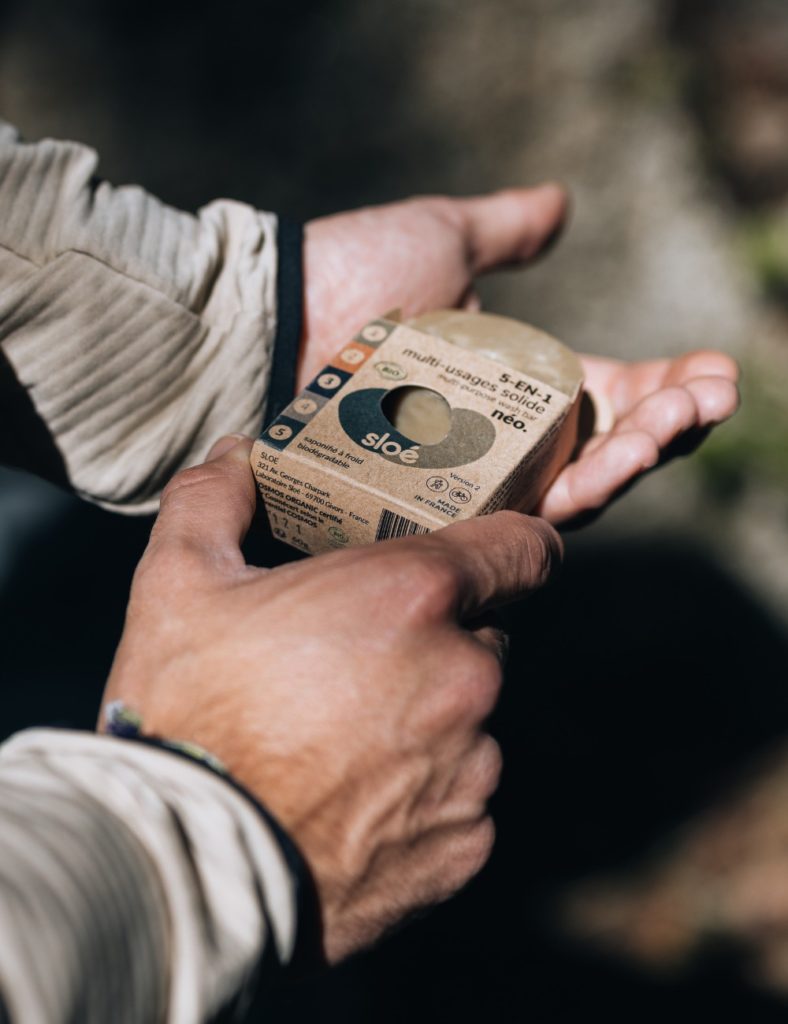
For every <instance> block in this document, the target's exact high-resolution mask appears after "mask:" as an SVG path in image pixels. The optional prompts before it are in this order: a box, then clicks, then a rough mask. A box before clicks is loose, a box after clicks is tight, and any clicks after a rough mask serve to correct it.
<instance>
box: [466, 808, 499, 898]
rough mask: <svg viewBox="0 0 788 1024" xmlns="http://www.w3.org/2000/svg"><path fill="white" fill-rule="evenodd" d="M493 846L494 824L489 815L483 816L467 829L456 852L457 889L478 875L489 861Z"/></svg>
mask: <svg viewBox="0 0 788 1024" xmlns="http://www.w3.org/2000/svg"><path fill="white" fill-rule="evenodd" d="M494 845H495V823H494V822H493V820H492V818H491V817H490V816H489V815H485V816H484V817H483V818H481V819H480V820H479V821H478V822H476V823H475V824H474V825H473V826H472V827H471V828H470V829H469V831H468V832H467V834H466V836H465V840H464V842H463V843H462V845H461V848H460V850H459V851H458V858H457V882H458V887H459V886H462V885H465V884H466V883H467V882H470V880H471V879H472V878H473V877H475V876H476V875H478V874H479V872H480V871H481V869H482V868H483V867H484V865H485V864H486V863H487V861H488V860H489V859H490V854H491V853H492V851H493V846H494Z"/></svg>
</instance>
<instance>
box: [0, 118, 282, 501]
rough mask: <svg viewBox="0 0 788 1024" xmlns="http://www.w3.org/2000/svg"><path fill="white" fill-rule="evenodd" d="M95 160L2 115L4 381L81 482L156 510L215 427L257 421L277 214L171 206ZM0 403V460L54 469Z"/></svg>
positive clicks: (0, 345) (274, 323)
mask: <svg viewBox="0 0 788 1024" xmlns="http://www.w3.org/2000/svg"><path fill="white" fill-rule="evenodd" d="M97 162H98V161H97V157H96V154H95V153H94V152H93V151H92V150H90V149H88V148H86V147H84V146H80V145H77V144H75V143H69V142H55V141H53V140H43V141H42V142H39V143H36V144H32V145H27V144H24V143H22V142H20V141H19V139H18V137H17V135H16V132H15V131H14V129H12V128H11V127H10V126H8V125H4V124H2V122H0V280H2V282H3V287H2V289H0V355H2V356H3V360H2V361H3V363H4V366H5V374H3V373H2V372H0V389H2V390H3V394H2V396H0V397H2V398H3V399H5V398H6V395H7V393H8V391H9V389H8V387H7V386H6V387H5V388H4V387H3V378H4V376H5V378H6V381H7V379H8V377H9V376H10V375H11V374H13V376H14V377H15V378H16V381H17V383H18V385H19V388H20V389H21V391H22V393H23V396H26V398H27V400H28V402H29V405H30V406H31V407H32V410H33V411H34V414H35V415H36V416H37V417H38V418H39V420H40V421H41V424H42V425H43V429H44V432H45V433H48V435H49V437H50V439H51V442H52V445H53V447H54V453H53V452H50V453H49V454H50V456H52V455H54V458H55V460H57V459H58V458H59V459H60V461H61V463H62V470H63V476H64V477H65V478H66V479H67V481H68V482H69V483H70V485H71V486H72V487H73V488H74V490H76V491H77V492H78V493H79V494H81V495H82V496H83V497H86V498H88V499H90V500H93V501H96V502H98V503H99V504H102V505H104V506H106V507H109V508H113V509H117V510H119V511H132V512H149V511H155V508H156V507H157V503H158V495H159V492H160V490H161V488H162V486H163V485H164V483H166V481H167V480H168V479H169V477H171V476H172V475H173V473H175V472H176V471H177V470H178V469H180V468H182V467H183V466H186V465H189V464H191V463H193V462H196V461H198V460H199V459H201V458H202V457H203V456H204V454H205V451H206V450H207V448H208V447H209V445H210V443H211V442H212V441H213V440H214V439H215V437H217V436H219V435H221V434H224V433H229V432H243V433H256V432H257V431H258V429H259V427H260V424H261V420H262V418H263V415H264V410H265V404H266V394H267V389H268V384H269V379H270V371H271V361H272V353H273V349H274V344H275V336H276V332H277V327H278V326H279V325H278V318H277V288H280V289H281V287H282V285H283V282H282V281H280V280H279V275H278V266H279V261H278V258H277V246H278V241H279V234H280V232H279V225H278V221H277V218H276V217H275V216H274V215H273V214H270V213H263V212H260V211H258V210H255V209H253V208H252V207H250V206H247V205H245V204H243V203H237V202H233V201H229V200H219V201H216V202H213V203H211V204H209V205H208V206H206V207H204V208H203V209H202V210H200V211H199V212H198V214H197V215H196V216H193V215H191V214H187V213H184V212H182V211H179V210H175V209H173V208H171V207H169V206H167V205H165V204H164V203H162V202H160V201H159V200H157V199H156V198H154V197H153V196H150V195H148V194H147V193H145V192H144V191H143V190H142V189H140V188H137V187H128V186H127V187H121V188H113V187H112V186H110V185H109V184H108V183H106V182H100V181H97V179H96V178H95V177H94V174H95V171H96V167H97ZM289 263H292V260H291V261H289ZM285 284H286V285H287V286H288V287H292V288H296V289H298V290H300V281H294V282H293V283H292V285H290V284H289V283H285ZM296 308H297V310H298V311H299V312H300V305H299V306H297V307H296ZM0 370H2V367H0ZM18 397H19V395H17V398H18ZM4 404H5V405H6V412H5V413H4V414H3V415H2V417H0V419H2V422H0V460H2V459H3V458H5V460H6V461H13V462H16V463H17V464H18V463H19V462H22V464H23V465H25V466H26V468H31V469H33V470H37V471H39V472H43V473H47V472H49V475H57V474H54V473H52V471H51V469H50V468H49V467H48V466H47V465H45V463H46V461H47V460H46V459H45V458H39V459H38V464H36V465H30V462H31V460H32V458H33V457H32V456H31V455H30V454H29V453H28V454H25V446H24V445H23V444H16V443H15V440H14V429H15V427H16V432H17V433H18V432H19V431H20V430H22V429H24V427H23V426H22V425H21V420H19V419H18V420H17V423H16V424H14V423H9V422H8V415H7V410H8V404H9V403H8V402H5V401H4ZM28 411H30V410H28ZM20 453H21V454H20ZM49 461H50V462H51V461H52V460H51V458H50V460H49Z"/></svg>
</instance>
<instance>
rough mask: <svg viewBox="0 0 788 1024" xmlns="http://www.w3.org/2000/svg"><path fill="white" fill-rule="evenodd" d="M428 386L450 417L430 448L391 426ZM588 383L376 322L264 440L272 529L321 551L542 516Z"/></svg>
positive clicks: (263, 480) (260, 458)
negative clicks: (392, 416) (540, 507)
mask: <svg viewBox="0 0 788 1024" xmlns="http://www.w3.org/2000/svg"><path fill="white" fill-rule="evenodd" d="M403 386H421V387H426V388H429V389H431V390H433V391H436V392H438V393H439V394H440V395H442V396H443V397H444V398H445V399H446V400H447V402H448V403H449V405H450V407H451V421H450V430H449V433H448V435H447V436H446V437H445V438H444V439H443V440H442V441H440V442H438V443H437V444H431V445H424V444H422V445H419V444H416V443H415V442H414V441H413V440H412V439H410V438H408V437H405V436H404V435H403V434H401V433H399V432H398V431H397V430H396V428H395V427H394V426H393V425H392V424H391V422H390V421H389V420H388V419H387V418H386V415H385V412H384V407H385V406H386V402H387V395H388V394H389V393H390V392H392V391H393V390H394V389H395V388H400V387H403ZM580 392H581V383H580V382H578V385H577V387H576V388H575V389H573V393H572V394H564V393H562V392H561V391H560V390H557V389H556V388H553V387H550V386H548V385H546V384H545V383H544V382H542V381H540V380H537V379H535V378H533V377H529V376H528V375H527V374H524V373H522V372H521V371H519V370H515V369H512V368H510V367H508V366H506V365H505V364H503V363H500V362H498V361H497V360H494V359H492V358H490V357H488V356H486V355H480V354H479V353H478V352H475V351H472V350H468V349H464V348H460V347H459V346H457V345H454V344H452V343H451V342H448V341H445V340H443V339H442V338H439V337H435V336H434V335H432V334H426V333H424V332H422V331H418V330H415V329H414V328H413V327H409V326H407V325H404V324H399V323H395V322H394V321H393V320H389V319H386V318H380V319H378V320H374V321H372V322H371V323H369V324H367V325H366V327H364V328H363V330H361V331H360V332H359V333H358V334H357V335H356V337H355V338H353V340H352V341H351V342H350V343H349V344H348V345H346V346H345V347H344V348H343V349H342V350H341V351H340V352H339V353H338V354H337V356H336V358H335V359H334V361H333V362H332V363H331V365H329V366H326V367H325V368H324V369H323V370H322V371H321V372H320V373H319V374H318V375H317V376H316V377H315V379H314V380H313V381H312V382H311V383H310V384H309V385H308V386H307V387H306V388H305V389H304V390H303V391H302V392H301V393H300V394H299V395H298V396H297V398H295V399H294V400H293V401H292V402H291V403H290V405H289V406H288V407H287V408H286V409H285V410H284V411H283V412H282V414H281V415H280V416H278V417H277V418H276V419H275V420H274V421H273V422H272V423H271V424H269V426H268V427H267V428H266V429H265V430H264V431H263V433H262V435H261V436H260V438H259V440H258V441H257V442H256V443H255V446H254V449H253V451H252V456H251V461H252V467H253V469H254V473H255V477H256V479H257V483H258V485H259V487H260V492H261V494H262V496H263V501H264V503H265V506H266V509H267V512H268V516H269V519H270V522H271V529H272V530H273V533H274V536H276V537H277V538H278V539H280V540H282V541H284V542H286V543H288V544H291V545H293V546H294V547H296V548H299V549H300V550H302V551H306V552H310V553H312V554H316V553H318V552H320V551H325V550H328V549H331V548H341V547H345V546H347V545H355V544H369V543H372V542H374V541H377V540H386V539H388V538H391V537H401V536H405V535H408V534H418V533H426V532H427V531H430V530H437V529H440V527H442V526H446V525H448V524H449V523H452V522H455V521H456V520H459V519H467V518H469V517H471V516H477V515H485V514H487V513H490V512H494V511H496V510H498V509H501V508H517V509H519V510H521V511H529V510H531V509H532V508H534V507H535V505H536V503H537V501H538V500H539V498H540V497H541V495H542V494H543V493H544V491H545V489H546V487H547V486H548V484H549V483H550V481H551V480H552V479H553V477H554V476H555V475H556V473H557V472H558V471H559V470H560V468H561V467H562V466H563V465H564V463H565V462H566V461H567V460H568V459H569V456H570V455H571V453H572V450H573V448H574V445H575V440H576V433H577V416H578V409H579V404H580Z"/></svg>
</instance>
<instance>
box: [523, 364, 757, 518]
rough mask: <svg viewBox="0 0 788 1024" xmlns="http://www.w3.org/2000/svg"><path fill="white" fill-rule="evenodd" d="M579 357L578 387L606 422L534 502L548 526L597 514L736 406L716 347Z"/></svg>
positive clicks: (732, 383)
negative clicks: (634, 359)
mask: <svg viewBox="0 0 788 1024" xmlns="http://www.w3.org/2000/svg"><path fill="white" fill-rule="evenodd" d="M582 361H583V367H584V369H585V374H586V390H587V391H588V392H590V394H591V395H592V396H593V398H594V401H595V403H596V405H597V407H598V409H600V410H601V411H602V412H603V415H604V413H608V414H609V418H610V420H611V421H612V425H611V426H610V428H609V429H607V430H605V431H604V432H603V433H600V434H596V435H595V436H593V437H592V438H591V439H590V440H588V441H587V442H586V443H585V444H584V446H583V447H582V448H581V450H580V451H579V452H578V454H577V455H576V456H575V458H574V460H573V461H572V462H570V463H569V465H568V466H566V468H565V469H564V470H563V471H562V472H561V473H560V474H559V476H558V477H557V478H556V480H555V481H554V482H553V484H552V486H551V487H550V489H549V490H548V492H547V494H546V495H545V496H544V498H543V499H542V501H541V503H540V505H539V508H538V509H537V510H536V512H537V515H540V516H544V517H545V518H546V519H548V520H549V521H550V522H551V523H553V525H555V526H570V525H579V524H580V523H581V522H583V523H584V522H587V521H588V520H589V519H591V518H593V517H594V516H595V515H598V514H599V513H601V512H602V511H604V509H605V507H606V506H607V505H608V504H609V503H610V502H611V501H612V500H613V499H614V498H615V497H616V495H618V494H620V493H621V492H622V491H623V490H625V489H626V488H627V487H629V486H630V485H631V484H632V483H634V482H635V480H637V479H638V477H640V476H642V474H643V473H645V472H647V471H648V470H649V469H653V468H654V467H655V466H657V465H660V464H662V463H664V462H667V461H668V460H669V459H670V458H672V457H673V456H674V455H677V454H682V455H684V454H687V453H688V452H689V451H691V450H692V449H693V448H695V447H697V445H698V444H700V442H701V441H702V440H703V438H704V437H705V436H706V434H707V433H708V431H709V430H710V429H711V428H712V427H714V426H716V424H718V423H722V422H723V421H724V420H726V419H728V417H729V416H732V415H733V413H734V412H735V411H736V409H737V408H738V404H739V394H738V390H737V388H736V381H737V380H738V376H739V369H738V367H737V365H736V363H735V362H734V361H733V360H732V359H731V358H730V356H726V355H724V354H723V353H722V352H714V351H700V352H689V353H687V354H686V355H682V356H679V357H678V358H677V359H653V360H649V361H647V362H640V363H625V362H620V361H618V360H615V359H599V358H597V357H595V356H583V357H582Z"/></svg>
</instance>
